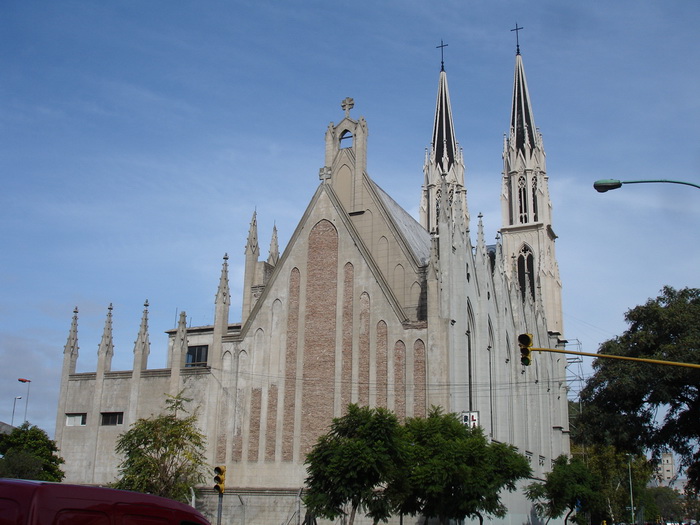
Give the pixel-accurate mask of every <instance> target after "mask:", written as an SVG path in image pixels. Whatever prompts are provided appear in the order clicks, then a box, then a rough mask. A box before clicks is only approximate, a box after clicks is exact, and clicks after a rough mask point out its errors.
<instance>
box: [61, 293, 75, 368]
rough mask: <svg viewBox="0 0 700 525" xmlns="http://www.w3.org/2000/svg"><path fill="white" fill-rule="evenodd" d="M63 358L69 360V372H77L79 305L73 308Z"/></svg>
mask: <svg viewBox="0 0 700 525" xmlns="http://www.w3.org/2000/svg"><path fill="white" fill-rule="evenodd" d="M63 356H64V357H63V359H64V361H66V360H67V362H68V373H69V374H74V373H75V365H76V362H77V360H78V307H77V306H76V307H75V309H73V320H72V321H71V323H70V330H69V331H68V339H67V341H66V346H64V347H63Z"/></svg>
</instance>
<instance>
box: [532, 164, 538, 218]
mask: <svg viewBox="0 0 700 525" xmlns="http://www.w3.org/2000/svg"><path fill="white" fill-rule="evenodd" d="M537 215H538V214H537V175H533V176H532V220H533V221H535V222H537V221H538V220H539V217H538V216H537Z"/></svg>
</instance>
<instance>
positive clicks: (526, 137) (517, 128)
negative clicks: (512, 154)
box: [510, 50, 539, 153]
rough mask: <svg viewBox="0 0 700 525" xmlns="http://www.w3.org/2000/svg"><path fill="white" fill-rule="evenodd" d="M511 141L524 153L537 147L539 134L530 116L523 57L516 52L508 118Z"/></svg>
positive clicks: (530, 106) (530, 110)
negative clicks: (511, 104)
mask: <svg viewBox="0 0 700 525" xmlns="http://www.w3.org/2000/svg"><path fill="white" fill-rule="evenodd" d="M510 133H511V137H512V139H511V140H514V142H515V143H514V146H515V149H516V150H517V151H520V152H523V153H525V151H526V149H529V148H533V147H535V145H537V142H538V140H537V139H538V137H537V135H538V134H539V133H538V131H537V128H536V127H535V119H534V117H533V115H532V105H531V104H530V94H529V93H528V90H527V81H526V79H525V68H524V67H523V57H522V55H521V54H520V52H519V50H518V54H517V55H516V56H515V75H514V80H513V107H512V110H511V116H510Z"/></svg>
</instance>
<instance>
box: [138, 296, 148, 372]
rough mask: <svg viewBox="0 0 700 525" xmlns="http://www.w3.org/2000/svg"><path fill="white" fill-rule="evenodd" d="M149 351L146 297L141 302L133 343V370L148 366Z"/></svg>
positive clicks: (144, 368) (143, 368)
mask: <svg viewBox="0 0 700 525" xmlns="http://www.w3.org/2000/svg"><path fill="white" fill-rule="evenodd" d="M150 353H151V342H150V339H149V337H148V299H146V301H145V302H144V303H143V315H142V316H141V326H140V327H139V333H138V335H137V336H136V342H135V343H134V370H137V369H139V370H146V368H148V355H149V354H150Z"/></svg>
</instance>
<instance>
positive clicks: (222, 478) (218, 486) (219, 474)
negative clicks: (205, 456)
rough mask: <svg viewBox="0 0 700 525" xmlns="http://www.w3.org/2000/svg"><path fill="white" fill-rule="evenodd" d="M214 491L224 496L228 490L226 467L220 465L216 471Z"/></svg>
mask: <svg viewBox="0 0 700 525" xmlns="http://www.w3.org/2000/svg"><path fill="white" fill-rule="evenodd" d="M214 474H215V476H214V483H215V485H214V490H215V491H216V492H218V493H219V494H223V493H224V490H225V489H226V467H224V466H223V465H219V466H217V467H216V468H215V469H214Z"/></svg>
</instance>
